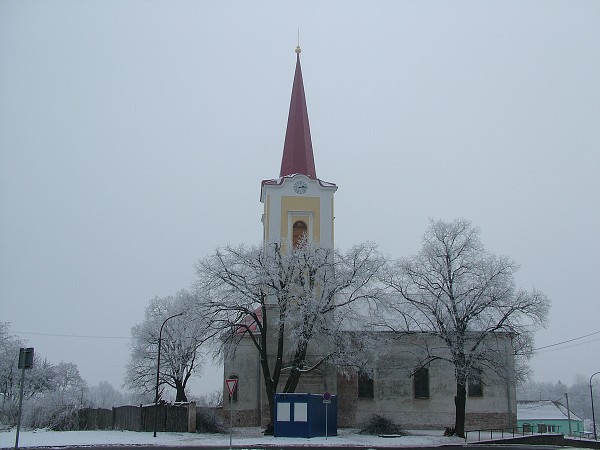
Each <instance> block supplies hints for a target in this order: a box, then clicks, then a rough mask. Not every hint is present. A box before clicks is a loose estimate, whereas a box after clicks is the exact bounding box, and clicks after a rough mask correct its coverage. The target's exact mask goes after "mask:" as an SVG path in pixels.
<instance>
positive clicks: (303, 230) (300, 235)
mask: <svg viewBox="0 0 600 450" xmlns="http://www.w3.org/2000/svg"><path fill="white" fill-rule="evenodd" d="M307 234H308V227H307V226H306V223H304V222H303V221H302V220H298V221H296V222H294V226H293V227H292V246H293V247H294V248H298V247H299V246H300V244H302V242H303V241H305V240H306V238H307Z"/></svg>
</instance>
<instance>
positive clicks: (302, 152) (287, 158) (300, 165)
mask: <svg viewBox="0 0 600 450" xmlns="http://www.w3.org/2000/svg"><path fill="white" fill-rule="evenodd" d="M297 173H301V174H303V175H306V176H307V177H309V178H312V179H317V172H316V170H315V160H314V156H313V149H312V141H311V138H310V126H309V124H308V110H307V108H306V98H305V95H304V83H303V81H302V69H301V67H300V47H297V48H296V71H295V73H294V83H293V86H292V98H291V100H290V112H289V115H288V123H287V130H286V132H285V142H284V144H283V158H282V159H281V171H280V172H279V177H280V178H282V177H285V176H288V175H294V174H297Z"/></svg>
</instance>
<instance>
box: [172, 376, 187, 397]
mask: <svg viewBox="0 0 600 450" xmlns="http://www.w3.org/2000/svg"><path fill="white" fill-rule="evenodd" d="M175 389H177V395H176V396H175V401H176V402H187V401H188V399H187V395H185V386H184V385H183V383H182V382H181V380H175Z"/></svg>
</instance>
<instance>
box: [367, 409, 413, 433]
mask: <svg viewBox="0 0 600 450" xmlns="http://www.w3.org/2000/svg"><path fill="white" fill-rule="evenodd" d="M360 434H373V435H381V434H395V435H399V436H405V435H406V433H405V432H404V431H402V430H401V429H400V427H399V426H398V425H396V424H395V423H394V422H392V421H391V420H390V419H388V418H387V417H383V416H380V415H379V414H373V415H372V416H371V418H370V419H369V420H367V422H366V423H365V425H364V426H363V428H362V429H361V430H360Z"/></svg>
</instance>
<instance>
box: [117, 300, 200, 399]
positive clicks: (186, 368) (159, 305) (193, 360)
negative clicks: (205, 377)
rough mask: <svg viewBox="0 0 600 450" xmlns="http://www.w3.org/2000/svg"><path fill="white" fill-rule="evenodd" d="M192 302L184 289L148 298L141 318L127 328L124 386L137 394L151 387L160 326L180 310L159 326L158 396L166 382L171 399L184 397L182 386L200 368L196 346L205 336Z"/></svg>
mask: <svg viewBox="0 0 600 450" xmlns="http://www.w3.org/2000/svg"><path fill="white" fill-rule="evenodd" d="M196 304H197V302H196V301H195V299H194V295H193V294H192V293H190V292H189V291H186V290H182V291H180V292H178V293H177V294H176V295H175V296H170V297H164V298H160V297H156V298H154V299H153V300H151V301H150V304H149V305H148V307H147V308H146V313H145V319H144V321H143V322H142V323H140V324H138V325H136V326H134V327H133V328H132V329H131V335H132V348H131V358H130V360H129V363H128V364H127V369H126V375H125V385H126V386H127V387H129V388H130V389H132V390H133V391H136V392H137V393H139V394H149V393H151V392H153V391H154V389H155V386H156V367H157V361H158V340H159V333H160V329H161V326H162V325H163V323H164V321H165V319H167V318H168V317H170V316H172V315H175V314H179V313H183V314H182V315H181V316H179V317H175V318H173V319H172V320H169V321H168V322H166V323H165V324H164V325H165V326H164V327H163V330H162V344H161V354H160V377H159V397H161V396H162V393H163V391H164V386H165V385H168V386H171V387H172V388H173V389H175V391H176V396H175V401H178V402H185V401H187V395H186V392H185V388H186V386H187V383H188V380H189V379H190V377H191V376H192V375H194V374H198V373H199V372H200V370H201V365H200V362H201V361H200V346H201V345H202V344H203V343H204V342H205V340H206V339H207V334H206V328H205V323H204V320H203V318H202V317H200V316H198V314H197V313H196V311H195V306H196Z"/></svg>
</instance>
